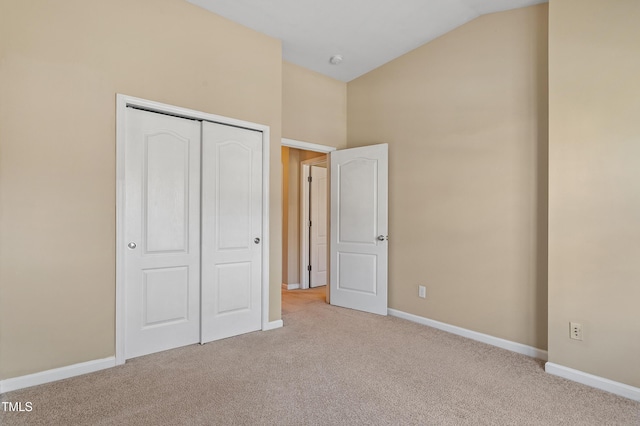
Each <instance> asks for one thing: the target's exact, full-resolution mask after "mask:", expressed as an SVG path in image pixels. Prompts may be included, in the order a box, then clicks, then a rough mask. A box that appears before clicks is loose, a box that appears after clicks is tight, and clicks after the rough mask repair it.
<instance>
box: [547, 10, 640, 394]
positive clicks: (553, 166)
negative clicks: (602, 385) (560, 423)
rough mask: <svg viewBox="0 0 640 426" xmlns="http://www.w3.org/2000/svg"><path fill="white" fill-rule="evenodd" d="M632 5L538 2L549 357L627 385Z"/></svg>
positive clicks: (636, 299)
mask: <svg viewBox="0 0 640 426" xmlns="http://www.w3.org/2000/svg"><path fill="white" fill-rule="evenodd" d="M639 17H640V2H638V1H637V0H615V1H605V0H552V1H551V3H550V6H549V22H550V28H549V93H550V95H549V111H550V121H549V151H550V152H549V172H550V173H549V186H550V191H549V360H550V361H551V362H553V363H557V364H560V365H564V366H567V367H570V368H575V369H578V370H581V371H584V372H587V373H591V374H595V375H597V376H601V377H606V378H608V379H611V380H615V381H619V382H622V383H626V384H628V385H631V386H636V387H639V386H640V363H639V361H640V314H639V312H640V308H639V306H640V161H639V159H640V83H639V82H640V80H639V76H640V25H638V18H639ZM570 321H576V322H579V323H582V325H583V329H584V331H583V333H584V340H583V341H575V340H570V339H569V322H570Z"/></svg>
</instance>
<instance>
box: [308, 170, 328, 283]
mask: <svg viewBox="0 0 640 426" xmlns="http://www.w3.org/2000/svg"><path fill="white" fill-rule="evenodd" d="M310 204H311V205H310V210H311V239H310V249H311V258H310V265H311V280H310V282H309V285H310V286H311V287H319V286H323V285H327V169H326V167H319V166H311V203H310Z"/></svg>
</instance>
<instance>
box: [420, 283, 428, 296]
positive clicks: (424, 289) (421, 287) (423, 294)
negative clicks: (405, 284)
mask: <svg viewBox="0 0 640 426" xmlns="http://www.w3.org/2000/svg"><path fill="white" fill-rule="evenodd" d="M418 297H422V298H423V299H426V298H427V288H426V287H425V286H423V285H419V286H418Z"/></svg>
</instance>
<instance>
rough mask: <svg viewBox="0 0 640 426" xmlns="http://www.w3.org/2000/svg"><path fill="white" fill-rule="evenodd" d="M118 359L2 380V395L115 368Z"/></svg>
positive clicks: (113, 358)
mask: <svg viewBox="0 0 640 426" xmlns="http://www.w3.org/2000/svg"><path fill="white" fill-rule="evenodd" d="M115 365H116V358H115V357H113V356H111V357H109V358H103V359H96V360H93V361H87V362H81V363H79V364H73V365H68V366H66V367H60V368H54V369H53V370H46V371H41V372H39V373H34V374H28V375H26V376H20V377H14V378H11V379H5V380H0V393H5V392H11V391H14V390H18V389H24V388H28V387H31V386H36V385H41V384H44V383H49V382H55V381H57V380H62V379H68V378H69V377H75V376H81V375H83V374H87V373H93V372H95V371H100V370H104V369H106V368H111V367H115Z"/></svg>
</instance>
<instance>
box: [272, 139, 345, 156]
mask: <svg viewBox="0 0 640 426" xmlns="http://www.w3.org/2000/svg"><path fill="white" fill-rule="evenodd" d="M281 143H282V146H288V147H289V148H296V149H304V150H305V151H315V152H324V153H327V152H332V151H335V150H336V149H337V148H334V147H332V146H328V145H320V144H317V143H311V142H302V141H297V140H295V139H287V138H282V139H281Z"/></svg>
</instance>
